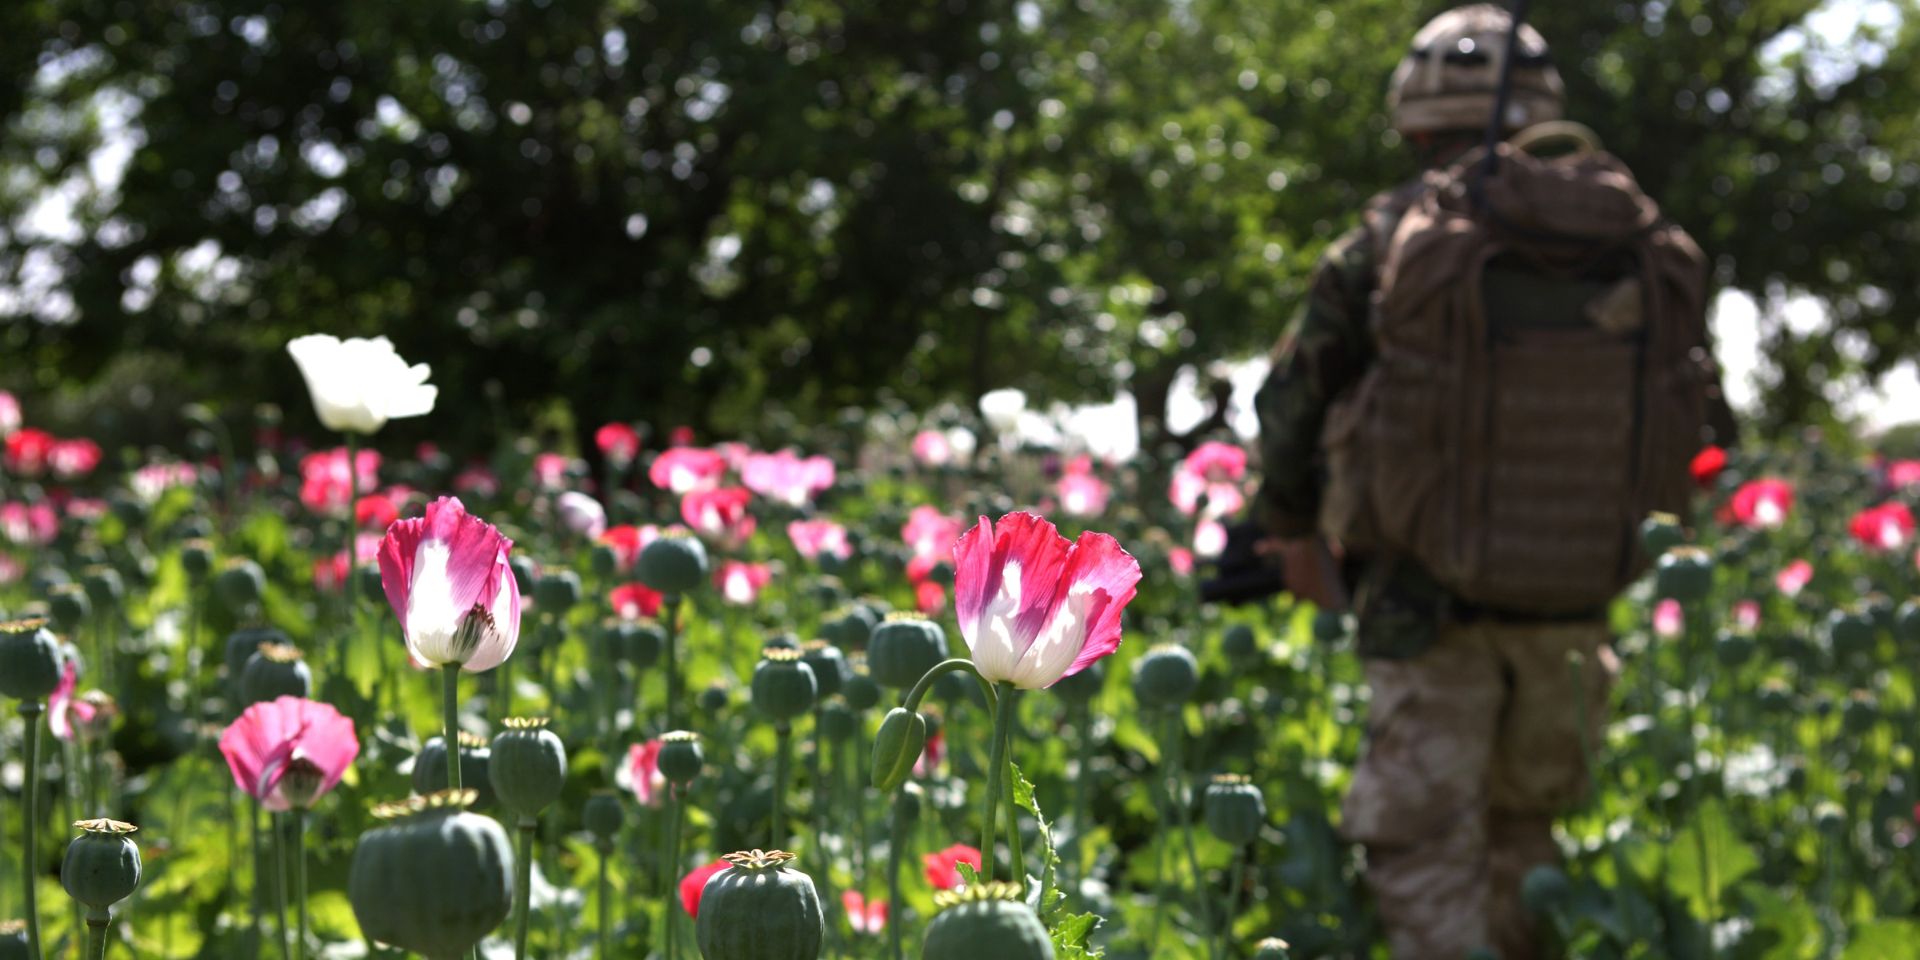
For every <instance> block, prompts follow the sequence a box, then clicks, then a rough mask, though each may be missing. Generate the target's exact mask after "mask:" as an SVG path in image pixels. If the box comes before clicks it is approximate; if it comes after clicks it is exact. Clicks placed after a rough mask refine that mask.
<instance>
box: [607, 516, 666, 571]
mask: <svg viewBox="0 0 1920 960" xmlns="http://www.w3.org/2000/svg"><path fill="white" fill-rule="evenodd" d="M658 539H660V528H659V527H656V526H654V525H653V524H650V523H649V524H647V525H645V526H640V527H636V526H634V525H633V524H630V523H623V524H620V525H619V526H616V527H608V528H607V529H606V532H604V533H602V534H600V537H599V540H600V542H601V543H604V544H606V545H607V546H608V547H609V548H611V549H612V550H613V565H614V568H615V569H617V570H621V571H623V572H624V571H627V570H632V569H633V565H634V563H635V562H637V561H638V560H639V559H640V551H642V550H645V549H646V548H647V544H649V543H652V542H654V541H655V540H658Z"/></svg>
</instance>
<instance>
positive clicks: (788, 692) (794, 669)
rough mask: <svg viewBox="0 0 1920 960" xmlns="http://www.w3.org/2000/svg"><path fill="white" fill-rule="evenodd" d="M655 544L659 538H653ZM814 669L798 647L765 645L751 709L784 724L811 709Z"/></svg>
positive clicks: (815, 690)
mask: <svg viewBox="0 0 1920 960" xmlns="http://www.w3.org/2000/svg"><path fill="white" fill-rule="evenodd" d="M655 542H656V543H657V542H658V541H655ZM819 690H820V687H819V684H818V682H817V681H816V680H815V679H814V676H813V668H811V667H809V666H807V665H806V664H805V663H803V662H802V661H801V660H800V652H799V651H798V650H790V649H786V648H783V647H768V648H766V649H765V650H763V651H761V660H760V663H759V664H758V665H757V666H755V667H754V668H753V708H754V709H755V710H758V711H760V713H762V714H763V715H765V716H766V717H767V718H768V719H770V720H772V721H774V722H775V723H787V722H789V721H791V720H793V718H795V717H798V716H800V715H802V714H804V713H806V712H807V711H809V710H811V709H813V703H814V700H815V698H816V697H818V696H819Z"/></svg>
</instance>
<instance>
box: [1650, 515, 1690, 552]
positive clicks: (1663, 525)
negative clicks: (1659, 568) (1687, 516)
mask: <svg viewBox="0 0 1920 960" xmlns="http://www.w3.org/2000/svg"><path fill="white" fill-rule="evenodd" d="M1685 542H1687V531H1686V530H1685V529H1683V528H1682V527H1681V526H1680V518H1679V517H1676V516H1674V515H1673V514H1671V513H1649V514H1647V518H1646V519H1645V520H1642V521H1640V548H1641V549H1643V550H1645V551H1646V552H1647V556H1649V557H1652V558H1653V559H1655V560H1658V559H1660V558H1661V557H1663V556H1666V553H1667V551H1668V550H1672V549H1673V548H1674V547H1677V546H1679V545H1681V544H1683V543H1685Z"/></svg>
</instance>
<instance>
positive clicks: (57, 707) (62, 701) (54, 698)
mask: <svg viewBox="0 0 1920 960" xmlns="http://www.w3.org/2000/svg"><path fill="white" fill-rule="evenodd" d="M66 661H67V662H66V665H65V666H63V667H61V668H60V684H59V686H56V687H54V688H53V693H52V694H51V695H49V696H48V697H47V729H48V730H51V731H53V735H54V736H55V737H57V738H59V739H60V740H61V741H62V742H64V743H72V742H73V741H74V738H75V737H78V736H79V735H80V731H81V730H83V729H85V728H86V726H87V724H89V723H91V722H93V713H94V706H93V704H91V703H88V702H87V701H86V699H85V698H84V697H79V696H76V695H75V694H76V693H77V692H78V690H79V687H80V664H79V662H78V661H77V660H76V659H75V658H73V657H67V658H66Z"/></svg>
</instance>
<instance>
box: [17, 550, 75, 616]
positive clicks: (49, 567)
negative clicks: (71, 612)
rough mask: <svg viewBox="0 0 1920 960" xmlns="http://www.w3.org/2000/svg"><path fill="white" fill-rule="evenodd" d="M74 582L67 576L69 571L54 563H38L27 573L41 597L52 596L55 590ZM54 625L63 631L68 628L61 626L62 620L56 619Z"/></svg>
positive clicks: (36, 593)
mask: <svg viewBox="0 0 1920 960" xmlns="http://www.w3.org/2000/svg"><path fill="white" fill-rule="evenodd" d="M72 582H73V578H72V577H69V576H67V571H65V570H62V569H61V568H60V567H58V566H56V565H54V564H52V563H44V564H37V565H35V566H34V568H33V572H32V573H31V574H28V575H27V585H28V586H30V587H32V588H33V593H34V595H35V596H39V597H48V598H51V597H52V595H53V591H55V590H57V589H59V588H60V587H64V586H66V585H67V584H69V583H72ZM54 626H56V627H59V629H60V631H61V632H63V633H64V632H66V629H67V628H65V627H61V626H60V621H58V620H55V621H54Z"/></svg>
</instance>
